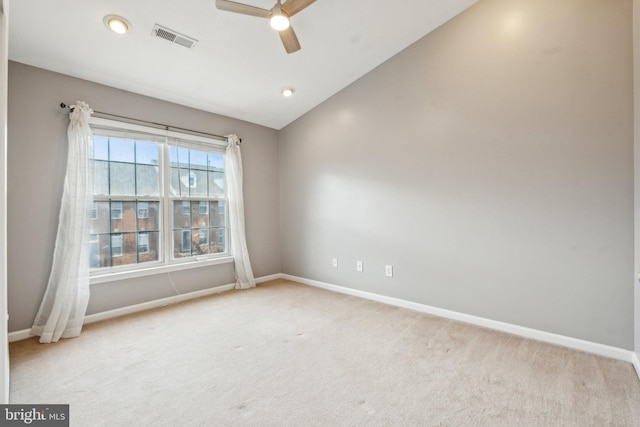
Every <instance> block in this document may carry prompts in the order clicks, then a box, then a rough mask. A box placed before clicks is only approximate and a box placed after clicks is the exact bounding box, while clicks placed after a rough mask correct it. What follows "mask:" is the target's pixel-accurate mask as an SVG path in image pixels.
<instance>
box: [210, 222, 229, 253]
mask: <svg viewBox="0 0 640 427" xmlns="http://www.w3.org/2000/svg"><path fill="white" fill-rule="evenodd" d="M209 247H210V248H211V253H212V254H213V253H218V252H224V251H225V229H224V228H210V229H209Z"/></svg>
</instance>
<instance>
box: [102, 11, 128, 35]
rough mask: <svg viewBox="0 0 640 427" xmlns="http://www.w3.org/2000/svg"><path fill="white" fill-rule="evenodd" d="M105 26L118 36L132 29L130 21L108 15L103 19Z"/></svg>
mask: <svg viewBox="0 0 640 427" xmlns="http://www.w3.org/2000/svg"><path fill="white" fill-rule="evenodd" d="M103 22H104V25H106V26H107V28H108V29H110V30H111V31H113V32H114V33H116V34H125V33H126V32H127V31H129V29H130V28H131V24H130V23H129V21H127V20H126V19H124V18H123V17H122V16H118V15H107V16H105V17H104V19H103Z"/></svg>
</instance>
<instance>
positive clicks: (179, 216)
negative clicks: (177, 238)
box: [173, 200, 191, 228]
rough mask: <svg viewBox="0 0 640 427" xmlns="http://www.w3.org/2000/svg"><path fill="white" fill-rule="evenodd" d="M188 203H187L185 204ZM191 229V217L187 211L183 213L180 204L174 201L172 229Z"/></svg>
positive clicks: (178, 201)
mask: <svg viewBox="0 0 640 427" xmlns="http://www.w3.org/2000/svg"><path fill="white" fill-rule="evenodd" d="M187 203H189V202H187ZM190 227H191V215H189V210H188V209H187V211H186V212H185V210H184V209H183V207H182V202H181V201H180V200H176V201H174V202H173V228H190Z"/></svg>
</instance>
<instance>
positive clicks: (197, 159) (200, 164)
mask: <svg viewBox="0 0 640 427" xmlns="http://www.w3.org/2000/svg"><path fill="white" fill-rule="evenodd" d="M189 155H190V156H189V159H190V162H189V163H190V165H191V169H200V170H207V153H205V152H202V151H196V150H191V151H190V153H189Z"/></svg>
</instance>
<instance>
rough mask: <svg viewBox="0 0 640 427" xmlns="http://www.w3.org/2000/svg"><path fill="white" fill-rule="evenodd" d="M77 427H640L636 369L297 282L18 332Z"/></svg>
mask: <svg viewBox="0 0 640 427" xmlns="http://www.w3.org/2000/svg"><path fill="white" fill-rule="evenodd" d="M10 357H11V403H33V404H35V403H48V404H53V403H69V404H70V419H71V426H76V427H96V426H109V427H114V426H115V427H118V426H123V427H124V426H127V427H129V426H143V427H144V426H172V427H174V426H186V427H189V426H300V427H302V426H509V427H513V426H545V427H547V426H580V427H582V426H640V381H638V378H637V377H636V374H635V372H634V371H633V367H632V366H631V365H630V364H628V363H624V362H620V361H616V360H611V359H606V358H603V357H598V356H594V355H591V354H587V353H581V352H578V351H573V350H569V349H565V348H561V347H556V346H553V345H548V344H544V343H539V342H535V341H531V340H526V339H523V338H519V337H516V336H512V335H508V334H503V333H499V332H494V331H491V330H485V329H482V328H478V327H475V326H471V325H467V324H464V323H458V322H455V321H451V320H446V319H441V318H437V317H433V316H429V315H425V314H422V313H417V312H413V311H410V310H406V309H401V308H396V307H392V306H387V305H384V304H380V303H376V302H372V301H368V300H363V299H358V298H355V297H350V296H346V295H342V294H336V293H332V292H328V291H324V290H320V289H315V288H312V287H307V286H303V285H299V284H296V283H293V282H288V281H285V280H277V281H273V282H269V283H266V284H263V285H259V286H258V287H257V288H256V289H251V290H246V291H230V292H226V293H223V294H220V295H215V296H211V297H206V298H202V299H199V300H194V301H189V302H185V303H181V304H178V305H173V306H169V307H165V308H162V309H157V310H152V311H148V312H144V313H139V314H136V315H131V316H127V317H123V318H119V319H114V320H110V321H105V322H101V323H96V324H92V325H89V326H87V327H86V328H85V330H84V332H83V334H82V335H81V336H80V337H79V338H75V339H71V340H63V341H61V342H60V343H58V344H50V345H41V344H38V343H37V340H36V339H35V338H33V339H29V340H25V341H21V342H16V343H12V344H11V346H10Z"/></svg>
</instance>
